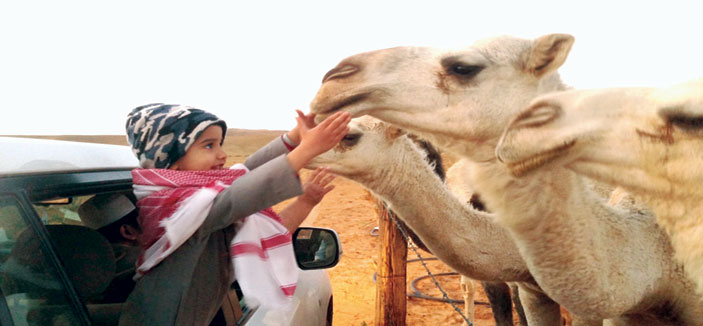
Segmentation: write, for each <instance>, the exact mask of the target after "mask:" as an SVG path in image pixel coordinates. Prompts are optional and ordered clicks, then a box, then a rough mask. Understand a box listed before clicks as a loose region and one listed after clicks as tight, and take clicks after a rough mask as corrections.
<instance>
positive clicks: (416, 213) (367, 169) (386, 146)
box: [309, 120, 561, 326]
mask: <svg viewBox="0 0 703 326" xmlns="http://www.w3.org/2000/svg"><path fill="white" fill-rule="evenodd" d="M425 156H426V154H425V153H424V152H423V151H421V150H420V149H419V147H418V146H417V144H416V143H414V142H413V141H412V140H410V138H408V137H407V136H405V135H404V134H403V133H402V132H400V131H399V130H398V129H397V128H388V127H387V126H386V125H384V124H382V123H380V122H370V121H368V120H367V121H366V122H360V121H357V120H355V121H352V126H351V131H350V132H349V133H348V134H347V136H346V137H345V138H344V139H342V141H341V142H340V144H339V145H338V146H337V147H335V148H333V149H332V150H330V151H328V152H326V153H323V154H321V155H319V156H318V157H316V158H315V159H313V161H312V162H311V164H310V166H309V167H310V168H315V167H317V166H327V167H329V168H330V169H331V171H332V172H333V173H335V174H338V175H340V176H343V177H345V178H348V179H351V180H353V181H356V182H358V183H359V184H361V185H362V186H363V187H365V188H366V189H368V190H369V191H370V192H372V193H373V194H374V195H376V196H377V197H378V198H381V199H382V200H383V201H385V202H386V203H388V204H389V209H391V210H393V211H394V212H395V213H396V214H397V215H398V217H399V218H401V219H402V220H403V221H405V223H406V224H407V226H408V227H410V229H411V230H412V231H413V232H414V233H415V234H416V235H417V236H418V237H419V238H420V239H421V240H422V242H423V243H424V244H425V245H426V246H427V247H428V249H430V251H432V253H434V254H435V256H437V258H439V259H440V260H441V261H442V262H444V263H445V264H447V265H448V266H449V267H451V268H453V269H454V270H455V271H457V272H458V273H460V274H462V275H465V276H468V277H471V278H473V279H478V280H485V281H494V282H520V285H521V286H524V287H525V288H526V289H528V293H530V294H531V295H533V296H535V298H537V299H539V300H538V301H536V300H533V301H532V305H531V306H530V308H527V307H526V308H525V313H526V314H530V313H532V314H533V315H534V317H533V319H531V320H532V323H530V324H529V325H534V326H538V325H549V326H556V325H561V315H560V311H559V306H558V305H557V304H555V303H554V302H553V301H551V300H550V299H549V298H548V297H546V296H544V295H543V294H542V293H541V292H540V291H539V288H538V286H537V285H536V283H535V282H534V280H533V278H532V276H531V275H530V273H529V271H528V270H527V265H526V264H525V263H524V261H523V260H522V258H521V257H520V253H519V252H518V249H517V247H516V246H515V244H514V243H513V241H512V239H511V238H510V236H509V234H508V232H507V230H505V229H504V228H502V227H500V226H498V225H497V224H495V223H493V216H492V215H491V214H488V213H485V212H480V211H477V210H474V209H472V208H471V207H470V206H469V205H466V202H465V201H460V200H458V199H457V198H456V197H454V196H453V194H452V193H451V191H450V190H449V188H448V187H447V186H446V185H445V184H444V183H443V182H442V180H441V179H440V178H439V177H438V176H437V174H436V173H435V172H434V170H433V168H432V167H431V166H430V165H429V164H428V163H427V161H426V158H425ZM521 290H522V287H521ZM538 303H539V304H538ZM528 310H529V311H528Z"/></svg>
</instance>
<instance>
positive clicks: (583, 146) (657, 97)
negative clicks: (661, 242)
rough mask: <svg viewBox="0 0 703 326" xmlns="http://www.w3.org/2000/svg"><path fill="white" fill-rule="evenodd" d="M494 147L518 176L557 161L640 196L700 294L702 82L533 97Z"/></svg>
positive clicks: (702, 252)
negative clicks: (531, 102) (499, 142)
mask: <svg viewBox="0 0 703 326" xmlns="http://www.w3.org/2000/svg"><path fill="white" fill-rule="evenodd" d="M497 153H499V154H500V157H501V158H503V159H504V160H506V163H507V164H508V165H509V166H510V167H511V168H512V169H513V170H514V171H515V172H516V173H517V174H524V173H527V172H529V171H531V170H533V169H537V168H540V167H541V166H549V167H551V166H552V164H550V163H552V162H553V161H555V162H558V165H559V166H567V167H568V168H570V169H572V170H574V171H576V172H578V173H581V174H583V175H586V176H589V177H592V178H594V179H598V180H601V181H604V182H607V183H611V184H613V185H617V186H620V187H623V188H624V189H626V190H628V191H631V192H632V193H634V194H635V195H638V197H640V198H641V200H642V201H644V202H646V203H647V204H649V205H650V207H651V208H652V210H653V211H654V212H655V214H656V216H657V222H658V223H659V224H660V225H661V226H662V227H663V228H664V229H665V230H666V231H667V233H668V234H669V235H670V236H671V239H672V243H673V246H674V249H675V251H676V257H677V258H678V259H680V260H681V262H682V263H683V265H684V270H685V271H686V272H687V275H688V276H689V277H691V279H692V280H693V281H695V282H696V283H697V285H698V290H699V292H703V242H701V239H703V187H701V185H703V155H701V153H703V80H697V81H692V82H687V83H683V84H679V85H675V86H672V87H668V88H663V89H654V88H619V89H602V90H588V91H570V92H564V93H555V94H554V95H549V96H545V97H540V98H537V99H536V100H535V101H534V103H533V104H532V105H531V106H529V107H528V108H527V109H526V110H525V111H523V112H522V113H520V114H519V116H518V117H517V118H516V119H515V120H514V121H513V122H512V123H511V124H510V125H509V127H508V128H507V130H506V133H505V135H504V138H503V141H502V143H501V145H499V147H498V149H497Z"/></svg>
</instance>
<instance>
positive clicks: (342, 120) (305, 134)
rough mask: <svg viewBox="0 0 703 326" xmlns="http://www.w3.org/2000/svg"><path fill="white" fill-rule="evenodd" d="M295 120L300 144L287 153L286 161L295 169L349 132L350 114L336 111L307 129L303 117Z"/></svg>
mask: <svg viewBox="0 0 703 326" xmlns="http://www.w3.org/2000/svg"><path fill="white" fill-rule="evenodd" d="M297 120H298V125H297V126H296V128H297V129H298V130H297V132H298V133H299V135H300V138H301V140H300V144H299V145H298V147H296V148H295V149H293V150H292V151H291V152H290V153H288V162H289V163H290V165H291V167H292V168H293V170H295V171H298V170H300V169H301V168H303V167H304V166H305V165H306V164H308V162H309V161H310V160H311V159H312V158H313V157H315V156H317V155H320V154H322V153H324V152H326V151H328V150H330V149H331V148H332V147H334V146H335V145H337V143H339V141H340V140H342V138H343V137H344V135H346V134H347V132H349V121H351V115H350V114H349V112H337V113H335V114H333V115H331V116H330V117H328V118H327V119H325V120H324V121H322V122H321V123H320V124H318V125H317V126H315V127H314V128H312V129H309V130H307V127H306V123H307V122H306V121H305V120H304V118H303V117H300V116H299V117H298V118H297ZM291 138H292V137H291Z"/></svg>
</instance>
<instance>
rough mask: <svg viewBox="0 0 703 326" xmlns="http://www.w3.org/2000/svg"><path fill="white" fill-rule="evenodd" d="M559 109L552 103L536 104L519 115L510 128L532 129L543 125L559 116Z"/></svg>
mask: <svg viewBox="0 0 703 326" xmlns="http://www.w3.org/2000/svg"><path fill="white" fill-rule="evenodd" d="M561 111H562V110H561V107H559V106H558V105H555V104H553V103H537V104H535V105H532V106H531V107H529V108H528V109H527V110H525V111H523V112H522V113H520V114H519V115H518V116H517V117H516V118H515V119H514V120H513V122H512V123H511V124H510V128H511V129H514V128H532V127H538V126H541V125H544V124H546V123H548V122H550V121H552V120H554V119H556V118H557V117H558V116H559V114H561Z"/></svg>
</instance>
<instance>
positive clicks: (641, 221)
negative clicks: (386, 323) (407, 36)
mask: <svg viewBox="0 0 703 326" xmlns="http://www.w3.org/2000/svg"><path fill="white" fill-rule="evenodd" d="M573 41H574V38H573V37H572V36H571V35H566V34H549V35H544V36H541V37H538V38H536V39H534V40H526V39H521V38H515V37H509V36H501V37H495V38H489V39H485V40H480V41H478V42H476V43H474V44H473V45H471V46H469V47H467V48H463V49H458V50H448V51H447V50H440V49H434V48H428V47H397V48H391V49H384V50H377V51H371V52H366V53H361V54H357V55H354V56H351V57H348V58H346V59H344V60H342V62H340V63H339V64H338V65H337V67H335V68H333V69H332V70H330V71H329V72H328V73H327V74H326V75H325V76H324V78H323V84H322V86H321V87H320V89H319V90H318V93H317V94H316V96H315V98H314V99H313V100H312V102H311V104H310V108H311V110H310V111H311V112H312V113H316V114H317V115H318V119H324V118H325V117H326V116H327V115H329V114H331V113H333V112H335V111H338V110H344V111H348V112H351V113H352V115H353V116H361V115H366V114H368V115H371V116H373V117H376V118H378V119H381V120H383V121H386V122H388V123H391V124H394V125H396V126H398V127H400V128H403V129H406V130H408V131H410V132H412V133H415V134H418V135H419V136H421V137H423V138H425V139H428V140H429V141H431V142H432V143H433V144H435V145H437V146H439V147H440V148H443V149H446V150H449V151H452V152H454V153H456V154H458V155H460V156H462V157H463V158H466V159H467V160H469V161H470V162H472V163H473V167H472V170H473V171H474V172H473V174H472V175H471V176H470V182H471V184H472V185H473V186H474V187H475V189H477V190H478V192H479V193H480V194H481V196H482V198H483V199H484V201H485V202H486V204H487V207H488V208H489V209H490V210H492V211H494V212H495V213H496V214H495V218H496V222H497V223H499V224H501V225H503V226H504V227H505V228H507V229H508V231H509V232H510V236H511V237H512V239H513V240H514V241H515V243H516V244H517V246H518V249H519V251H520V253H521V255H522V257H523V259H524V260H525V262H526V263H527V265H528V267H529V271H530V273H531V275H532V276H533V277H534V278H535V280H536V281H537V283H538V284H539V288H540V289H541V290H543V291H544V292H545V293H546V295H547V296H548V297H549V298H551V299H553V300H554V301H556V302H557V303H558V304H560V305H562V306H563V307H564V308H566V309H567V310H568V311H569V312H571V314H572V316H573V317H574V323H575V324H576V323H577V321H578V323H579V324H583V325H598V324H600V323H601V322H602V320H606V322H607V323H608V324H611V325H612V324H615V325H642V324H647V325H667V324H676V325H703V320H702V319H701V318H700V317H699V316H700V314H701V312H702V311H701V308H700V306H701V303H700V299H699V297H698V296H697V295H696V294H695V293H694V292H695V290H694V289H693V288H692V286H691V284H690V282H688V280H686V278H685V276H684V275H683V272H682V271H681V268H680V266H679V265H678V264H676V263H675V261H674V259H673V250H672V249H671V244H670V243H669V240H668V238H667V237H666V234H664V233H663V231H662V230H661V229H659V228H658V227H657V225H656V223H655V222H654V217H653V216H652V214H650V213H649V212H642V211H639V210H626V209H620V208H618V207H610V206H608V205H607V203H606V202H605V199H604V197H603V196H599V195H598V194H597V192H595V191H594V190H593V189H592V188H593V185H592V182H590V181H589V180H586V179H581V178H579V176H577V175H575V174H573V173H570V171H569V170H566V169H562V170H559V171H557V172H556V173H553V174H545V175H542V176H541V177H543V179H540V178H536V179H535V178H533V179H530V180H521V179H513V178H512V176H511V175H510V172H509V171H508V169H507V167H506V166H505V165H503V164H502V163H501V162H499V161H498V160H497V159H496V157H495V146H496V145H497V143H498V141H499V139H500V136H501V134H502V130H503V129H504V128H505V126H507V124H508V122H509V121H510V119H511V118H512V117H513V116H514V115H515V114H516V113H517V112H518V111H519V110H520V108H522V107H524V106H526V105H527V104H528V103H529V102H530V100H532V99H533V98H535V97H537V96H538V95H541V94H544V93H548V92H553V91H559V90H564V89H566V88H567V86H566V85H565V84H564V83H562V81H561V79H560V77H559V74H558V73H557V69H558V68H559V67H560V66H561V65H562V64H563V63H564V62H565V60H566V57H567V56H568V53H569V51H570V49H571V46H572V44H573ZM559 177H563V178H561V179H560V178H559ZM541 181H546V182H548V183H546V184H540V183H539V182H541ZM562 193H563V195H562ZM434 227H437V226H434ZM416 231H417V230H416ZM451 231H456V230H451ZM454 234H456V232H454V233H452V235H453V236H460V235H458V234H456V235H454ZM444 250H447V249H446V248H445V249H444ZM436 254H441V253H439V252H437V253H436ZM447 258H448V259H449V258H451V257H447ZM531 293H537V291H532V292H531ZM531 293H530V292H529V291H524V290H523V287H522V286H521V287H520V299H521V301H522V303H523V306H524V307H525V311H526V314H527V317H528V323H530V324H535V323H533V320H531V319H530V318H531V314H530V313H528V310H530V308H531V307H532V303H533V302H535V301H537V300H536V299H535V298H534V297H531V296H530V295H529V294H531Z"/></svg>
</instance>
